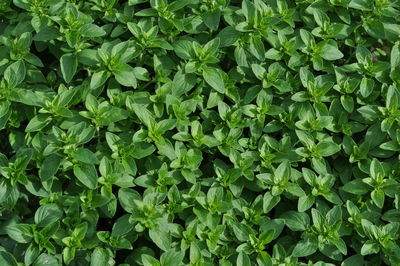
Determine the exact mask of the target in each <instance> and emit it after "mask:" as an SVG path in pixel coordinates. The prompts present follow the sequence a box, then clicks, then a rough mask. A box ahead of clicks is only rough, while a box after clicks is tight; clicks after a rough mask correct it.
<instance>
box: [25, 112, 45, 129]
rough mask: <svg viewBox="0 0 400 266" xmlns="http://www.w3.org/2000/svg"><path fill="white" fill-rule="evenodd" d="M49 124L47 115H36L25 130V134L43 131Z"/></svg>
mask: <svg viewBox="0 0 400 266" xmlns="http://www.w3.org/2000/svg"><path fill="white" fill-rule="evenodd" d="M50 122H51V117H50V116H49V115H48V114H38V115H36V116H35V117H33V118H32V119H31V120H30V121H29V123H28V125H27V126H26V128H25V131H26V132H34V131H39V130H41V129H43V128H44V127H45V126H47V125H48V124H49V123H50Z"/></svg>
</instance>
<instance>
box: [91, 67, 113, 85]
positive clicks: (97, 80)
mask: <svg viewBox="0 0 400 266" xmlns="http://www.w3.org/2000/svg"><path fill="white" fill-rule="evenodd" d="M109 77H110V74H109V73H108V72H106V71H99V72H96V73H94V74H93V75H92V78H91V80H90V88H91V89H97V88H98V87H100V86H102V85H103V84H104V83H106V81H107V79H108V78H109Z"/></svg>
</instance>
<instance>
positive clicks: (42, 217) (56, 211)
mask: <svg viewBox="0 0 400 266" xmlns="http://www.w3.org/2000/svg"><path fill="white" fill-rule="evenodd" d="M62 216H63V211H62V210H61V208H60V207H58V206H57V204H55V203H49V204H45V205H42V206H40V207H39V208H38V209H37V210H36V212H35V223H36V224H37V225H38V226H40V227H45V226H47V225H49V224H52V223H54V222H56V221H58V220H60V219H61V217H62Z"/></svg>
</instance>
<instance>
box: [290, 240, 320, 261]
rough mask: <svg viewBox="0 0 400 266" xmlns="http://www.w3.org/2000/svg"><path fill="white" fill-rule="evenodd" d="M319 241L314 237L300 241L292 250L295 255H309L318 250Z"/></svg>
mask: <svg viewBox="0 0 400 266" xmlns="http://www.w3.org/2000/svg"><path fill="white" fill-rule="evenodd" d="M317 248H318V242H317V241H316V240H313V239H308V240H301V241H299V242H298V243H297V244H296V246H295V247H294V249H293V251H292V256H294V257H307V256H310V255H312V254H314V253H315V252H316V251H317Z"/></svg>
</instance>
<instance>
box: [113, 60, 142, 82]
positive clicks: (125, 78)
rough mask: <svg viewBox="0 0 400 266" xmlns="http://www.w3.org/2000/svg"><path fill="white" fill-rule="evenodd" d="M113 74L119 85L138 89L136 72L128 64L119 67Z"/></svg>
mask: <svg viewBox="0 0 400 266" xmlns="http://www.w3.org/2000/svg"><path fill="white" fill-rule="evenodd" d="M113 74H114V75H115V79H116V80H117V81H118V83H119V84H121V85H123V86H126V87H133V88H136V87H137V80H136V76H135V72H134V69H133V68H132V67H131V66H129V65H127V64H123V65H119V66H118V67H117V68H115V69H114V70H113Z"/></svg>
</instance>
